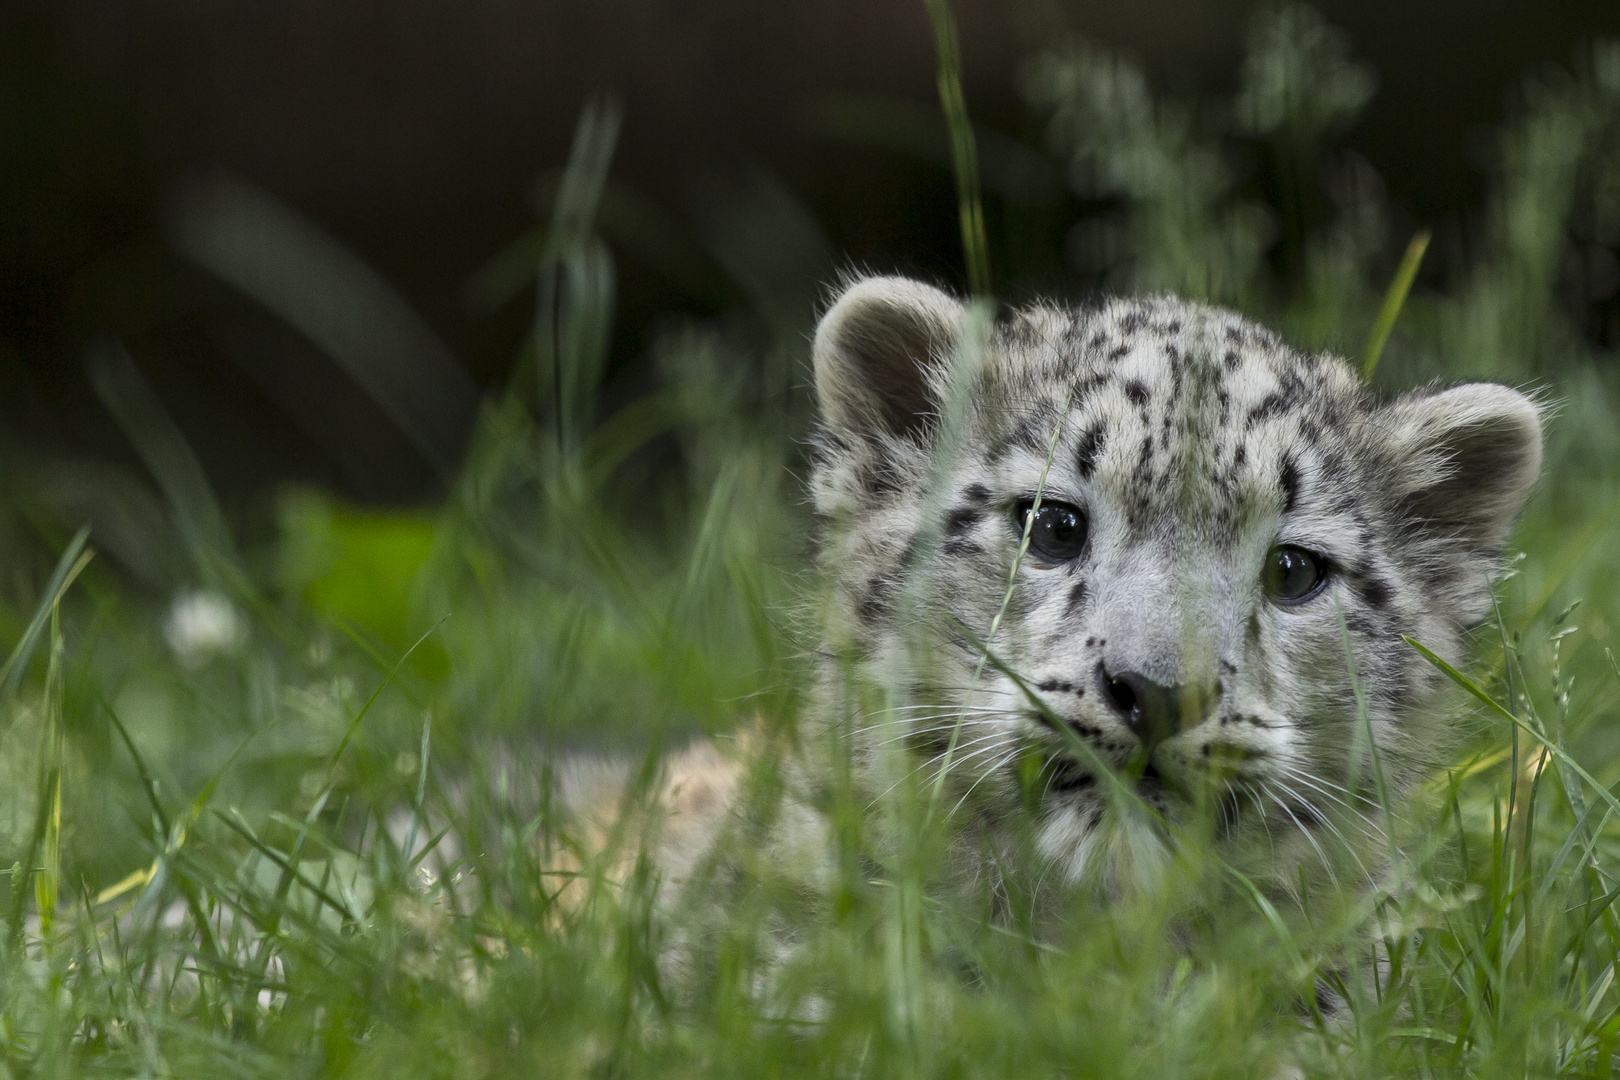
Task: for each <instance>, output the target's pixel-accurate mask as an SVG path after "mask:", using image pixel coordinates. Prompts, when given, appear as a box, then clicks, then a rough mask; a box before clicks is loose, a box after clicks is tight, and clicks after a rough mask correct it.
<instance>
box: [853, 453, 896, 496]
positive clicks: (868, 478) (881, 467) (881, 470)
mask: <svg viewBox="0 0 1620 1080" xmlns="http://www.w3.org/2000/svg"><path fill="white" fill-rule="evenodd" d="M857 482H858V483H859V484H860V485H861V488H862V490H864V491H865V492H866V493H867V494H868V495H873V496H879V497H881V496H885V495H897V494H899V493H900V491H901V490H902V489H903V488H904V486H905V480H904V478H903V477H902V476H901V475H900V472H899V470H897V469H896V468H895V467H894V465H893V463H892V462H890V461H889V460H888V459H886V458H885V459H882V460H880V461H875V462H873V463H871V464H870V465H867V466H865V467H863V468H862V469H861V471H860V473H859V474H858V476H857Z"/></svg>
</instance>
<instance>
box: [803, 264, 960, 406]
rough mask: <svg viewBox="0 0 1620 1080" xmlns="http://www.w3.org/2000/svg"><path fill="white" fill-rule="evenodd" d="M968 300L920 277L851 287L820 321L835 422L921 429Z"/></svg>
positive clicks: (819, 351) (820, 377)
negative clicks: (925, 281)
mask: <svg viewBox="0 0 1620 1080" xmlns="http://www.w3.org/2000/svg"><path fill="white" fill-rule="evenodd" d="M963 311H964V308H963V305H962V303H961V301H959V300H957V299H955V298H954V297H952V296H950V295H949V294H947V293H943V292H941V291H940V290H938V289H936V288H934V287H933V286H931V285H924V284H923V283H922V282H920V281H912V280H910V279H909V278H900V277H871V278H865V279H863V280H861V281H857V282H855V283H854V284H853V285H851V286H849V287H848V288H846V289H845V290H844V292H843V294H842V295H840V296H839V297H838V300H837V301H836V302H835V303H834V304H833V306H832V307H831V308H830V309H828V311H827V314H825V315H823V316H822V317H821V324H820V325H819V326H817V327H816V341H815V347H814V350H813V352H814V359H815V369H816V397H817V399H818V400H819V401H820V402H821V416H822V419H823V420H824V421H825V422H826V423H827V424H828V425H829V426H831V427H833V428H838V429H843V430H848V431H854V432H858V433H861V434H864V435H876V434H891V435H918V434H920V433H923V432H925V431H926V430H927V428H928V426H929V424H930V423H931V422H932V420H933V417H934V415H935V413H937V411H938V409H939V384H940V381H941V378H942V375H941V373H942V371H943V370H944V367H945V365H946V363H947V362H948V361H949V359H950V354H951V349H952V348H953V347H954V345H955V342H956V335H957V333H958V332H959V330H960V328H961V323H962V314H963Z"/></svg>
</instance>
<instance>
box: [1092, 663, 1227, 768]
mask: <svg viewBox="0 0 1620 1080" xmlns="http://www.w3.org/2000/svg"><path fill="white" fill-rule="evenodd" d="M1097 681H1098V682H1099V683H1101V684H1102V696H1103V700H1104V701H1106V702H1108V704H1109V706H1110V707H1111V708H1112V709H1113V710H1114V712H1115V713H1116V714H1118V716H1119V718H1120V719H1121V720H1123V721H1124V722H1125V726H1126V727H1128V728H1130V729H1131V732H1132V734H1134V735H1135V736H1136V737H1137V738H1138V739H1140V740H1141V742H1142V745H1143V746H1145V747H1147V749H1149V750H1152V749H1153V748H1154V747H1155V746H1157V745H1158V744H1159V743H1161V742H1163V741H1164V740H1165V739H1168V738H1169V737H1170V736H1172V735H1174V734H1176V733H1177V732H1178V731H1180V730H1181V729H1182V728H1187V727H1193V726H1195V725H1197V724H1198V723H1199V722H1200V721H1201V720H1203V718H1204V713H1205V711H1206V709H1207V708H1208V706H1209V703H1210V702H1211V701H1213V700H1214V698H1215V693H1213V692H1210V691H1200V690H1199V688H1197V687H1194V686H1165V685H1164V684H1162V683H1156V682H1154V681H1153V680H1152V679H1149V678H1148V677H1147V676H1146V675H1143V674H1142V673H1141V672H1137V671H1121V672H1117V673H1115V672H1110V671H1108V670H1107V669H1106V668H1104V667H1103V666H1102V665H1101V664H1099V665H1097Z"/></svg>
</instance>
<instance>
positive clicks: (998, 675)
mask: <svg viewBox="0 0 1620 1080" xmlns="http://www.w3.org/2000/svg"><path fill="white" fill-rule="evenodd" d="M968 310H969V309H968V308H967V307H966V306H965V305H964V304H963V303H962V302H961V301H958V300H957V299H955V298H953V297H951V296H949V295H947V294H946V293H944V292H941V291H939V290H937V289H935V288H932V287H930V286H928V285H924V284H921V283H919V282H916V281H911V280H906V279H902V278H893V277H873V278H867V279H864V280H859V281H856V282H854V283H853V284H850V285H848V286H847V287H846V288H845V289H844V291H843V292H842V295H841V296H839V298H838V299H837V300H836V302H835V303H834V304H833V305H832V307H831V308H830V310H828V311H827V313H826V315H825V317H824V318H823V319H822V321H821V324H820V326H819V328H818V330H817V332H816V336H815V344H814V364H815V387H816V394H817V397H818V399H819V403H820V410H821V424H820V428H819V431H818V437H817V440H816V445H817V449H818V454H817V461H816V465H815V469H814V474H813V479H812V482H811V488H812V495H813V498H814V504H815V509H816V511H817V514H818V516H819V518H820V519H821V522H822V529H823V532H822V536H821V546H820V552H819V559H820V562H821V565H822V567H823V569H824V570H825V572H826V573H827V574H828V576H829V578H830V580H831V587H832V588H833V590H834V593H833V596H834V600H833V604H832V608H833V612H834V617H833V618H832V619H831V620H830V628H829V629H828V631H827V633H826V637H825V640H824V643H823V650H822V670H821V680H820V684H819V686H818V688H817V692H816V698H815V701H816V707H815V711H816V714H817V717H818V719H819V720H820V721H821V722H823V723H825V724H826V725H827V727H828V729H829V730H831V731H837V732H845V733H853V734H848V735H847V736H846V737H849V738H853V739H854V740H855V743H856V749H855V755H856V760H857V763H858V766H857V774H858V775H859V773H860V770H862V769H865V770H867V772H868V776H869V783H870V786H871V787H872V792H871V796H872V797H874V798H875V797H877V796H878V795H879V794H881V792H882V791H883V790H884V788H885V787H887V785H889V784H890V783H892V782H893V779H894V777H895V775H896V774H895V772H894V770H893V766H892V765H889V766H885V765H884V764H883V761H884V759H885V756H886V754H887V751H886V750H885V749H884V748H885V747H888V748H891V749H892V748H893V747H895V746H896V745H900V746H906V747H908V748H909V749H910V750H911V751H913V754H912V756H911V757H910V758H909V759H908V761H909V762H910V763H911V764H909V765H908V766H906V767H915V765H916V763H922V766H923V770H924V771H923V775H924V776H929V777H932V776H934V775H937V772H938V770H940V769H941V768H943V769H944V770H945V772H946V778H945V780H944V781H943V782H942V783H941V784H940V785H939V786H940V788H941V789H942V790H943V793H944V798H945V800H946V801H945V805H946V806H948V807H951V806H954V807H956V808H957V809H956V813H957V814H958V815H969V816H970V818H971V819H972V820H974V821H977V822H978V823H980V824H982V825H984V826H985V827H986V828H987V829H988V830H989V831H990V832H991V833H992V834H993V833H994V832H995V831H996V830H997V829H999V828H1001V827H1002V826H1006V825H1009V824H1011V823H1017V824H1018V825H1019V827H1021V828H1024V829H1027V830H1028V833H1027V835H1028V836H1029V837H1030V838H1031V839H1032V841H1033V845H1034V848H1035V850H1036V851H1037V852H1038V853H1039V857H1040V860H1041V861H1042V862H1043V863H1044V864H1045V870H1044V872H1046V873H1048V874H1049V875H1050V877H1051V878H1052V879H1054V880H1055V879H1065V880H1067V881H1069V882H1070V883H1075V884H1078V883H1082V882H1086V881H1092V882H1100V883H1103V884H1104V885H1105V886H1109V887H1113V886H1116V885H1119V884H1121V883H1126V882H1130V881H1140V880H1143V879H1144V878H1148V877H1151V876H1152V874H1153V872H1154V870H1155V868H1156V867H1157V866H1158V865H1160V864H1161V863H1162V862H1163V861H1164V860H1165V858H1166V857H1167V847H1166V843H1167V842H1166V840H1165V839H1164V838H1165V836H1167V835H1168V833H1167V832H1166V830H1165V829H1164V828H1163V827H1162V823H1161V824H1160V825H1154V824H1152V823H1151V818H1152V816H1153V815H1151V814H1143V813H1141V812H1140V806H1138V807H1136V809H1135V811H1134V812H1133V811H1132V810H1131V809H1130V807H1129V806H1128V805H1127V804H1128V802H1129V800H1127V801H1126V803H1122V802H1121V800H1120V798H1119V797H1118V793H1119V784H1120V779H1112V780H1111V779H1109V776H1108V775H1107V774H1108V773H1110V772H1111V773H1112V774H1113V775H1114V776H1115V777H1117V778H1121V779H1123V782H1124V784H1126V785H1130V786H1131V787H1132V788H1134V792H1135V794H1136V796H1137V797H1138V798H1139V799H1140V801H1141V803H1143V804H1146V806H1147V807H1150V808H1152V809H1153V810H1154V811H1157V812H1158V814H1159V815H1161V816H1162V819H1163V821H1167V822H1169V823H1170V824H1171V826H1172V827H1173V826H1174V825H1175V824H1176V823H1177V822H1181V821H1187V820H1191V819H1192V818H1194V817H1195V816H1197V814H1198V813H1202V814H1203V819H1204V820H1206V821H1213V822H1214V837H1213V839H1214V841H1215V842H1216V843H1219V844H1233V845H1235V844H1238V843H1241V842H1243V841H1244V839H1245V838H1247V839H1248V841H1250V842H1253V843H1255V844H1256V845H1257V846H1258V845H1259V843H1261V842H1262V838H1263V844H1264V847H1265V850H1266V851H1267V853H1268V854H1267V856H1266V857H1267V858H1269V859H1271V860H1273V861H1274V862H1278V863H1282V864H1287V865H1297V866H1309V865H1311V864H1313V863H1314V864H1316V865H1317V867H1318V869H1320V866H1321V864H1322V863H1324V862H1328V861H1330V860H1332V859H1334V856H1333V855H1331V854H1327V852H1329V851H1331V850H1332V849H1334V848H1342V847H1346V846H1348V845H1349V844H1351V843H1353V842H1354V838H1355V837H1356V834H1357V831H1358V830H1359V832H1360V834H1361V835H1371V834H1372V833H1373V831H1374V830H1376V829H1377V828H1379V825H1378V824H1377V822H1376V819H1377V817H1378V811H1377V805H1378V796H1377V788H1376V787H1375V781H1376V782H1377V783H1381V784H1382V785H1383V786H1384V789H1385V792H1386V794H1389V795H1398V794H1399V793H1400V791H1401V790H1402V789H1403V788H1405V787H1407V786H1409V785H1410V784H1411V783H1412V781H1413V780H1415V779H1416V778H1417V777H1419V776H1420V775H1422V773H1423V771H1424V769H1425V768H1426V767H1427V766H1428V765H1430V764H1431V763H1433V762H1434V760H1435V758H1436V753H1437V750H1438V749H1441V748H1443V746H1444V744H1445V738H1444V736H1445V717H1444V715H1443V711H1442V710H1440V709H1438V708H1436V707H1434V706H1435V702H1434V697H1435V694H1436V691H1437V690H1438V689H1439V685H1438V684H1439V682H1440V681H1441V677H1440V676H1439V675H1438V673H1437V672H1436V671H1435V670H1434V669H1433V667H1432V666H1430V665H1429V664H1428V663H1426V662H1425V661H1424V660H1423V659H1422V658H1421V657H1420V656H1419V655H1418V654H1417V653H1416V652H1415V651H1414V650H1413V649H1412V648H1410V647H1409V646H1408V645H1407V644H1406V643H1405V642H1404V641H1403V640H1402V638H1403V635H1404V636H1410V637H1412V638H1414V639H1416V640H1418V641H1421V642H1423V643H1424V644H1426V645H1428V646H1429V647H1430V648H1432V649H1434V650H1435V651H1436V652H1437V653H1439V654H1440V655H1441V656H1443V657H1446V658H1447V659H1449V660H1451V661H1453V662H1456V663H1461V662H1462V659H1463V655H1464V653H1465V652H1466V645H1467V637H1468V633H1469V630H1470V628H1472V627H1474V626H1476V625H1477V624H1479V623H1480V622H1481V620H1482V619H1483V618H1485V617H1486V615H1487V614H1488V612H1489V610H1490V604H1491V591H1490V590H1491V582H1492V578H1493V575H1494V574H1495V572H1496V571H1497V569H1498V566H1499V560H1500V554H1501V551H1502V548H1503V545H1504V542H1505V541H1506V539H1507V536H1508V532H1509V530H1510V528H1511V526H1512V524H1513V522H1514V519H1515V517H1516V515H1517V514H1518V512H1519V509H1520V507H1521V506H1522V505H1523V503H1524V500H1525V498H1526V497H1527V495H1528V494H1529V492H1530V490H1531V488H1532V486H1533V485H1534V484H1535V482H1536V479H1537V476H1538V473H1539V470H1540V464H1541V417H1540V415H1539V410H1538V408H1537V406H1536V404H1535V403H1534V402H1532V401H1531V400H1530V399H1529V398H1527V397H1526V396H1525V395H1524V394H1521V393H1519V392H1517V391H1515V390H1512V389H1508V388H1506V387H1503V386H1498V385H1493V384H1488V383H1471V384H1466V385H1460V386H1452V387H1449V388H1446V387H1431V388H1427V389H1423V390H1419V391H1416V392H1414V393H1410V394H1406V395H1404V396H1401V397H1399V398H1397V399H1395V400H1393V401H1380V400H1378V399H1376V398H1375V397H1374V396H1373V395H1372V394H1370V393H1369V392H1368V391H1367V390H1366V389H1365V388H1364V387H1363V385H1362V384H1361V381H1360V379H1359V378H1358V377H1357V375H1356V373H1355V372H1354V371H1353V370H1352V369H1351V368H1350V367H1349V366H1348V365H1347V364H1346V363H1345V362H1344V361H1342V360H1339V359H1337V358H1334V357H1332V356H1328V355H1323V354H1309V353H1304V352H1301V351H1299V350H1297V349H1294V348H1291V347H1289V346H1288V345H1286V344H1284V343H1283V342H1282V341H1281V340H1280V339H1279V338H1278V337H1277V336H1276V335H1274V334H1272V333H1271V332H1269V331H1268V330H1266V329H1264V328H1263V327H1260V326H1257V325H1255V324H1254V323H1252V322H1250V321H1248V320H1246V319H1244V318H1242V317H1241V316H1238V315H1236V314H1234V313H1232V312H1230V311H1224V310H1220V309H1216V308H1211V307H1206V306H1203V305H1199V304H1193V303H1188V302H1186V301H1183V300H1179V299H1175V298H1173V297H1168V296H1160V297H1153V298H1145V299H1129V300H1126V299H1118V300H1108V301H1105V302H1103V303H1100V304H1098V305H1096V306H1093V307H1086V308H1070V307H1056V306H1047V305H1035V306H1031V307H1027V308H1023V309H1020V310H1015V311H1010V312H1005V313H1003V314H1002V315H1001V316H1000V317H998V318H997V319H996V320H995V321H994V323H993V325H992V326H990V327H989V328H988V330H987V333H985V334H984V335H983V337H984V341H983V347H982V349H978V350H974V349H971V348H970V349H963V348H962V347H961V339H962V338H963V336H964V334H965V333H966V332H967V330H968V328H969V327H970V326H972V325H973V324H972V322H971V320H970V319H969V315H968ZM975 352H977V354H978V357H977V363H976V365H975V363H974V359H975V357H974V356H973V355H972V354H973V353H975ZM953 356H955V357H957V359H956V360H955V361H954V362H953ZM1021 549H1022V553H1021V554H1020V552H1021ZM1347 653H1348V655H1347ZM1352 658H1353V669H1354V676H1352V674H1351V670H1352V668H1351V663H1350V661H1351V659H1352ZM1358 684H1359V692H1360V695H1361V697H1362V700H1363V701H1364V708H1365V721H1363V719H1362V716H1363V714H1362V712H1361V711H1360V707H1358V703H1357V693H1358ZM862 687H866V688H867V689H868V691H869V690H870V689H871V688H877V693H875V694H874V693H871V692H866V691H863V690H862V689H861V688H862ZM1369 728H1370V731H1371V733H1372V738H1373V742H1374V744H1375V745H1376V751H1377V752H1376V763H1375V761H1374V760H1373V758H1374V755H1372V754H1370V753H1369V752H1368V749H1367V739H1366V733H1367V731H1368V730H1369ZM1200 807H1201V808H1202V810H1200V809H1199V808H1200ZM981 835H983V831H982V830H981ZM965 855H966V853H964V856H965ZM1327 872H1328V873H1329V874H1330V875H1331V873H1332V871H1331V870H1328V871H1327ZM1285 880H1286V877H1285Z"/></svg>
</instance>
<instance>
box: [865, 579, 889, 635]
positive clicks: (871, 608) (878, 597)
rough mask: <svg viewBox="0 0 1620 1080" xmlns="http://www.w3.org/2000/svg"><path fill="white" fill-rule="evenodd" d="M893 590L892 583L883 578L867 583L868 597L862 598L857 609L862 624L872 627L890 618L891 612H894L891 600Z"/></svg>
mask: <svg viewBox="0 0 1620 1080" xmlns="http://www.w3.org/2000/svg"><path fill="white" fill-rule="evenodd" d="M891 588H892V585H891V583H890V582H888V581H886V580H885V579H883V578H873V579H872V580H871V581H869V582H868V583H867V585H866V595H865V596H862V597H861V602H860V604H859V605H858V607H857V610H858V611H859V612H860V616H861V621H862V622H864V623H866V624H868V625H871V624H873V623H876V622H881V621H882V620H883V619H884V618H885V617H886V616H888V614H889V613H890V611H891V610H893V606H892V604H891V603H890V600H889V592H890V590H891Z"/></svg>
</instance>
